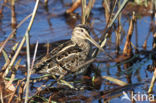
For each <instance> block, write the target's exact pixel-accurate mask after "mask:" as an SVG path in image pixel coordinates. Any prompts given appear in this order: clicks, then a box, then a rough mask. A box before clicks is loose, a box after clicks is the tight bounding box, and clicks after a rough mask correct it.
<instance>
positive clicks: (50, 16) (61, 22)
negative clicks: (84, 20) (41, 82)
mask: <svg viewBox="0 0 156 103" xmlns="http://www.w3.org/2000/svg"><path fill="white" fill-rule="evenodd" d="M61 1H62V0H57V1H55V0H52V1H49V5H48V6H49V8H48V11H47V10H46V9H45V8H44V7H43V3H41V2H40V5H39V8H38V11H37V15H36V17H35V21H34V23H33V26H32V29H31V32H30V36H31V39H30V41H31V44H34V43H36V42H37V41H39V43H47V42H48V43H52V42H56V41H60V40H65V39H70V37H71V32H72V29H73V27H74V26H75V25H77V24H79V23H80V17H79V18H77V19H74V18H73V19H70V18H69V17H66V16H65V15H64V13H65V10H66V9H68V8H69V7H70V4H71V3H72V2H71V1H70V0H64V1H63V2H64V4H63V2H61ZM0 4H2V2H0ZM34 4H35V2H34V1H32V0H27V2H25V1H16V5H15V7H16V8H15V9H16V20H17V23H19V22H20V21H21V20H23V19H24V18H25V17H26V16H27V15H29V14H30V13H31V12H32V10H33V7H34ZM7 5H8V4H7ZM75 12H76V13H78V14H79V15H81V9H80V8H78V9H77V10H76V11H75ZM129 18H131V17H127V16H123V17H122V21H121V23H122V25H123V30H124V31H125V35H122V37H123V40H121V45H120V47H121V51H120V53H122V50H123V47H124V44H125V41H126V35H127V31H128V28H129ZM29 20H30V19H28V20H27V21H26V22H25V23H24V24H23V25H22V26H21V27H20V28H18V30H17V34H16V37H15V38H13V39H12V40H10V41H9V43H8V45H7V46H6V50H8V52H9V50H10V48H11V47H12V46H13V44H14V43H15V42H19V41H20V40H21V39H22V38H23V36H24V34H25V31H26V29H27V26H28V24H29ZM10 21H11V12H10V8H9V5H8V6H6V7H4V9H3V17H2V18H1V20H0V37H1V38H0V42H2V41H4V40H5V39H6V38H7V37H8V35H9V34H10V33H11V31H12V28H11V24H10ZM70 21H72V22H70ZM150 22H151V18H150V16H141V17H139V18H138V19H137V31H138V35H137V37H138V39H137V41H136V36H135V32H133V36H132V43H133V44H134V45H135V46H137V47H138V49H139V50H143V48H142V45H143V43H144V41H145V39H146V36H147V34H148V32H149V28H150ZM90 24H93V30H94V33H95V34H96V35H95V34H94V35H92V37H94V38H96V37H100V36H101V34H102V31H103V30H104V28H105V26H106V22H105V18H104V9H102V4H101V1H100V0H99V1H96V3H95V5H94V8H93V9H92V13H91V20H90ZM115 39H116V36H115V32H113V33H112V36H111V40H108V42H109V43H107V44H108V45H107V46H106V48H105V50H106V51H108V53H109V52H110V53H111V54H113V55H112V56H113V57H115ZM152 40H153V38H152V34H151V35H150V36H149V38H148V42H147V50H151V49H152ZM39 55H40V54H39ZM138 56H139V57H140V58H141V60H140V59H136V60H135V62H133V63H132V66H130V67H129V68H128V69H129V70H130V72H128V73H132V76H131V77H130V78H131V81H132V83H140V82H145V81H146V80H148V82H147V84H144V85H143V86H142V85H141V86H138V87H135V88H134V91H136V92H145V93H146V92H147V88H148V86H149V83H150V80H151V78H152V76H153V73H150V72H149V71H147V70H146V69H147V67H148V65H151V64H152V60H151V58H150V56H145V55H142V54H139V55H138ZM98 57H99V58H100V59H104V60H106V61H107V60H108V58H107V57H106V56H105V54H103V53H101V55H99V56H98ZM0 61H1V62H0V66H1V67H2V66H3V65H4V63H5V61H4V58H3V57H2V56H1V58H0ZM22 64H25V58H23V61H22ZM94 64H95V65H96V66H97V67H99V69H100V70H101V75H102V76H111V77H114V78H117V79H120V80H122V81H124V82H127V78H126V76H127V71H126V70H125V69H124V63H123V62H121V63H120V64H117V63H116V62H108V61H107V63H100V64H97V63H94ZM119 67H120V70H121V71H119ZM93 75H95V74H94V73H93ZM17 77H18V78H21V77H23V76H22V73H21V72H20V70H19V71H18V73H17ZM48 83H49V82H48ZM89 86H90V85H89ZM92 86H93V85H92ZM144 86H147V88H145V87H144ZM93 87H94V86H93ZM115 87H117V85H115V86H114V84H113V83H112V84H107V82H106V80H102V84H101V86H100V88H99V89H95V88H94V89H91V90H88V89H86V90H85V91H83V92H80V93H76V94H75V95H76V96H79V94H81V95H84V96H86V95H90V94H94V93H92V92H95V91H97V93H98V92H99V93H100V91H107V90H110V89H112V91H113V88H115ZM127 89H128V88H127ZM121 90H122V89H121ZM154 90H155V87H154ZM154 93H155V91H154ZM115 94H116V93H114V95H115ZM120 94H121V96H122V92H120ZM86 97H87V96H86ZM88 98H89V97H88ZM92 99H93V98H92ZM105 99H106V98H105ZM80 101H83V99H82V98H81V99H80ZM110 101H111V103H115V102H121V98H120V97H118V96H117V97H115V98H113V99H111V100H110ZM93 102H99V98H95V99H93Z"/></svg>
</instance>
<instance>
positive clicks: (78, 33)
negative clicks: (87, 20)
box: [72, 24, 104, 51]
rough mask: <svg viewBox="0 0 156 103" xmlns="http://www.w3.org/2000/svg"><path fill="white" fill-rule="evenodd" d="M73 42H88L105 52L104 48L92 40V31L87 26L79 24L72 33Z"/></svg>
mask: <svg viewBox="0 0 156 103" xmlns="http://www.w3.org/2000/svg"><path fill="white" fill-rule="evenodd" d="M72 40H73V42H75V41H77V40H78V41H79V42H81V41H84V40H88V41H90V42H91V43H92V44H94V45H95V46H96V47H97V48H99V49H100V50H101V51H104V50H103V48H102V47H101V46H100V45H99V44H98V43H97V42H96V41H95V40H94V39H92V37H91V36H90V29H89V27H88V26H86V25H83V24H79V25H77V26H76V27H75V28H74V30H73V32H72Z"/></svg>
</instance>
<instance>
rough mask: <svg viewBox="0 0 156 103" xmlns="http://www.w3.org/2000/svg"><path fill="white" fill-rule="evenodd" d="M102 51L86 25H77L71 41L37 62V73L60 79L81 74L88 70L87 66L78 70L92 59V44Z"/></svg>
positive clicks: (35, 69)
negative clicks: (67, 75) (71, 74)
mask: <svg viewBox="0 0 156 103" xmlns="http://www.w3.org/2000/svg"><path fill="white" fill-rule="evenodd" d="M89 41H90V42H91V43H92V44H94V45H95V46H96V47H98V48H99V49H100V50H102V51H103V49H102V48H101V47H100V46H99V45H98V44H97V43H96V41H94V40H93V39H92V38H91V37H90V30H89V28H88V27H87V26H86V25H82V24H79V25H77V26H76V27H75V28H74V30H73V32H72V37H71V39H70V40H69V41H67V42H65V43H63V44H61V45H59V46H58V47H56V48H54V49H53V50H52V51H51V52H50V53H49V54H48V55H46V56H44V57H42V58H41V59H40V60H37V62H36V64H35V66H34V69H33V70H34V71H33V72H35V73H42V74H43V73H44V74H47V73H50V74H52V75H55V76H59V78H62V77H64V76H65V75H66V74H68V73H80V72H83V71H85V70H86V69H87V67H88V65H87V66H84V67H82V68H77V67H78V66H80V65H82V64H83V63H85V62H86V61H87V60H88V59H90V58H91V50H92V48H91V44H90V42H89Z"/></svg>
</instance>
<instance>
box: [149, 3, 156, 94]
mask: <svg viewBox="0 0 156 103" xmlns="http://www.w3.org/2000/svg"><path fill="white" fill-rule="evenodd" d="M153 11H155V12H154V16H155V26H156V0H153ZM153 38H154V39H153V51H156V31H155V30H154V31H153ZM153 65H154V73H153V77H152V80H151V84H150V87H149V89H148V93H149V94H150V93H152V91H153V87H154V83H155V82H156V60H153Z"/></svg>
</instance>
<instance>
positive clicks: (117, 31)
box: [115, 1, 122, 55]
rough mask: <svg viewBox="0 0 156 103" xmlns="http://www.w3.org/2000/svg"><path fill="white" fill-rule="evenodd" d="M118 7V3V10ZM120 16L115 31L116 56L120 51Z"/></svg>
mask: <svg viewBox="0 0 156 103" xmlns="http://www.w3.org/2000/svg"><path fill="white" fill-rule="evenodd" d="M119 7H120V1H119V2H118V8H119ZM121 15H122V14H119V17H118V28H117V30H116V46H115V47H116V54H117V55H119V51H120V39H121V29H122V25H121V19H122V18H121V17H122V16H121Z"/></svg>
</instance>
